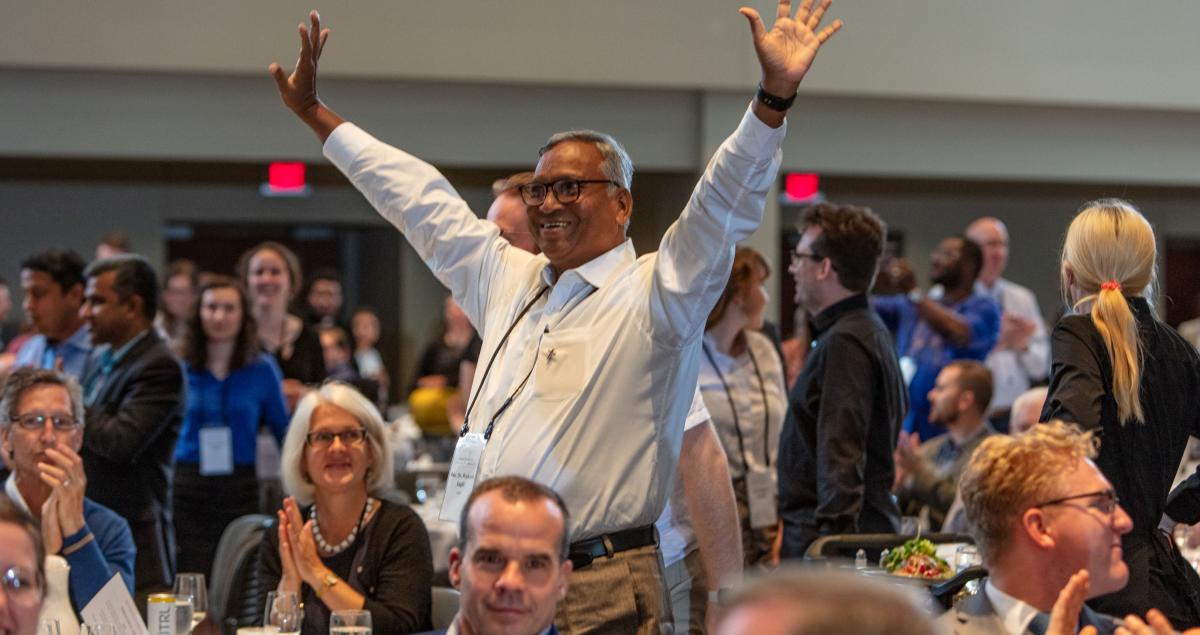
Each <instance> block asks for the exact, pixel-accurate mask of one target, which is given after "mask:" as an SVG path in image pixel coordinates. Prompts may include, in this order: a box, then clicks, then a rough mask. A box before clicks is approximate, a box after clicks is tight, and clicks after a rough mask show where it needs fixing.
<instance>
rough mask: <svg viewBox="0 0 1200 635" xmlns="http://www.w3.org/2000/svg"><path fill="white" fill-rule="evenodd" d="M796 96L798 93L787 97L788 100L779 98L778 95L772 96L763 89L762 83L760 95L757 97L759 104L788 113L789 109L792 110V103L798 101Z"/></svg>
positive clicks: (760, 84)
mask: <svg viewBox="0 0 1200 635" xmlns="http://www.w3.org/2000/svg"><path fill="white" fill-rule="evenodd" d="M796 94H797V93H792V96H791V97H786V98H784V97H779V96H777V95H772V94H771V93H768V92H767V91H766V90H764V89H763V86H762V83H759V85H758V94H757V95H755V97H756V98H757V99H758V101H759V103H761V104H762V105H764V106H766V107H767V108H770V109H771V110H778V111H779V112H787V109H788V108H791V107H792V103H793V102H795V101H796Z"/></svg>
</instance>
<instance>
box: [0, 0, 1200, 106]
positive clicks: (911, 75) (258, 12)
mask: <svg viewBox="0 0 1200 635" xmlns="http://www.w3.org/2000/svg"><path fill="white" fill-rule="evenodd" d="M740 4H741V2H731V1H729V0H666V1H659V2H644V1H643V0H609V1H607V2H594V1H588V0H532V1H530V0H526V1H523V2H471V3H464V2H457V3H456V2H430V1H423V2H413V1H408V2H394V1H391V0H355V1H354V2H335V3H320V5H321V6H319V8H320V9H321V11H322V12H323V15H324V17H325V19H326V24H327V25H329V26H331V27H332V28H333V38H332V40H331V41H330V42H331V43H330V48H329V49H328V55H327V57H326V59H324V60H322V70H323V72H324V73H325V74H326V77H329V78H333V77H357V78H368V79H389V80H395V79H404V80H438V81H462V82H486V83H508V84H548V85H555V84H565V85H575V86H585V85H591V86H619V87H629V86H634V87H652V88H655V89H661V88H670V89H685V90H727V89H734V88H736V89H741V88H742V87H746V86H752V85H753V83H754V82H755V81H756V80H757V79H758V68H757V65H756V63H755V60H754V55H753V51H752V48H751V46H750V42H749V34H748V30H747V28H746V24H745V22H744V20H743V19H742V18H741V17H740V16H738V15H737V13H736V9H737V7H738V6H739V5H740ZM750 4H752V5H753V6H755V7H757V8H758V9H759V10H760V11H762V12H763V13H764V15H766V16H768V20H769V19H770V15H772V13H773V11H772V8H773V7H774V2H772V1H771V0H754V1H753V2H751V3H750ZM312 6H313V3H312V2H296V1H282V2H279V1H277V2H239V1H237V0H211V1H210V2H204V3H179V2H154V1H151V0H112V1H110V2H104V3H92V2H81V1H77V0H76V1H67V2H57V3H38V2H25V3H13V4H12V6H9V7H6V11H5V25H6V29H5V32H6V37H5V38H4V39H3V40H0V66H2V67H7V68H23V69H88V70H105V71H141V72H165V73H175V72H179V73H187V74H195V73H200V74H224V75H234V76H252V77H262V74H263V71H264V69H265V68H266V66H267V64H268V63H269V62H271V61H280V62H284V63H291V62H292V61H293V60H294V59H295V58H294V51H295V50H296V45H297V42H296V31H295V28H294V25H295V24H296V23H297V22H299V21H300V20H302V19H303V18H304V17H305V15H306V14H307V10H308V9H309V8H311V7H312ZM831 15H832V16H836V17H840V18H842V19H844V20H845V22H846V25H847V26H846V29H845V31H844V32H843V33H842V34H840V35H838V36H837V39H836V40H835V41H834V43H833V45H832V46H830V47H829V48H828V49H827V50H825V51H823V52H822V54H821V56H822V57H821V60H820V62H819V64H818V65H817V66H816V67H815V69H814V72H813V74H812V76H811V77H810V83H809V86H810V88H811V89H812V90H814V91H817V92H820V93H826V94H843V95H860V96H877V97H920V98H936V99H946V100H972V101H995V102H1004V103H1009V102H1024V103H1046V104H1076V105H1081V106H1097V107H1135V108H1149V109H1169V110H1177V109H1186V110H1195V109H1197V107H1198V106H1200V85H1198V84H1197V83H1196V82H1195V81H1193V77H1194V72H1193V70H1194V69H1193V66H1194V60H1196V59H1200V42H1198V41H1197V39H1196V38H1195V37H1194V32H1193V31H1194V25H1195V24H1197V23H1198V22H1200V6H1198V5H1196V3H1189V2H1167V1H1161V0H1160V1H1158V2H1149V3H1146V2H1140V3H1132V2H1126V1H1124V0H1058V1H1056V2H1044V1H1043V0H1013V1H1010V2H945V1H944V0H909V1H906V2H880V1H862V0H838V2H836V3H835V5H834V9H833V11H832V13H831Z"/></svg>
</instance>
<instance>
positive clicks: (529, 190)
mask: <svg viewBox="0 0 1200 635" xmlns="http://www.w3.org/2000/svg"><path fill="white" fill-rule="evenodd" d="M589 183H608V184H609V185H616V186H620V185H621V184H620V183H617V182H616V181H614V180H612V179H559V180H557V181H555V182H553V183H526V184H525V185H522V186H521V187H519V188H517V189H518V190H519V191H520V192H521V200H522V201H525V204H526V205H532V206H534V207H537V206H539V205H541V204H542V203H545V202H546V197H547V196H549V194H550V192H554V198H555V199H557V200H558V202H559V203H562V204H563V205H566V204H568V203H574V202H575V201H578V200H579V194H580V192H581V190H582V189H583V186H584V185H588V184H589Z"/></svg>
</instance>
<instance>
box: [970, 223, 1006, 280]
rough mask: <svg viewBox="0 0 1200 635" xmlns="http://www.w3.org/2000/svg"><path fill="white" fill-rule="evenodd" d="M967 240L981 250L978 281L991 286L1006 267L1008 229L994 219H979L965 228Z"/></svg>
mask: <svg viewBox="0 0 1200 635" xmlns="http://www.w3.org/2000/svg"><path fill="white" fill-rule="evenodd" d="M967 238H970V239H971V240H973V241H975V242H976V243H979V247H980V248H981V249H982V250H983V268H982V269H980V270H979V279H980V280H983V281H984V282H986V283H988V284H991V283H993V282H995V281H996V280H997V279H999V278H1000V276H1002V275H1004V269H1005V268H1006V267H1008V228H1006V227H1005V226H1004V223H1003V222H1001V221H1000V220H999V219H996V218H981V219H979V220H977V221H975V222H973V223H971V226H970V227H968V228H967Z"/></svg>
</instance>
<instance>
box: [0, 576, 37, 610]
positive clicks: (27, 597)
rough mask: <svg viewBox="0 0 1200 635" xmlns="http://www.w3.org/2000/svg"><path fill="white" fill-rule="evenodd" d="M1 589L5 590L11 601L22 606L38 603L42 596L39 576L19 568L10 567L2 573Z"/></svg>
mask: <svg viewBox="0 0 1200 635" xmlns="http://www.w3.org/2000/svg"><path fill="white" fill-rule="evenodd" d="M0 587H2V588H3V589H4V592H5V594H7V595H8V597H9V599H10V600H14V601H17V602H20V603H22V604H30V603H33V602H36V601H37V599H38V597H39V596H40V595H41V591H40V589H41V584H40V583H39V582H38V578H37V576H36V575H35V574H33V573H30V572H28V571H25V570H23V569H19V568H17V567H9V568H7V569H5V570H4V571H0Z"/></svg>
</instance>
